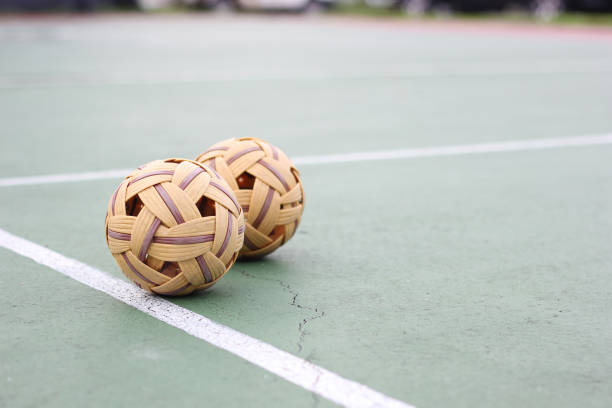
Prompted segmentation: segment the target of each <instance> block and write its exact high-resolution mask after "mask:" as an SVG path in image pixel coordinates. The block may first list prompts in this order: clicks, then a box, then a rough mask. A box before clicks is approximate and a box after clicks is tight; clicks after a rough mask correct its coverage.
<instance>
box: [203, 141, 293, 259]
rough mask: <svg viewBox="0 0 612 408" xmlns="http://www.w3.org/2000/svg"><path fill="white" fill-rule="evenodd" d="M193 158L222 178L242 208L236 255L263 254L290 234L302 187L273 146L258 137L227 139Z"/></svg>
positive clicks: (250, 255)
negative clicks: (243, 226) (241, 231)
mask: <svg viewBox="0 0 612 408" xmlns="http://www.w3.org/2000/svg"><path fill="white" fill-rule="evenodd" d="M196 160H197V161H199V162H200V163H204V164H206V165H208V166H210V167H211V168H213V169H214V170H216V172H217V173H219V174H220V175H221V176H222V177H223V178H224V179H225V181H227V183H228V184H229V185H230V187H231V188H232V190H233V191H234V194H236V198H237V199H238V202H239V203H240V205H241V206H242V209H243V210H244V213H245V219H246V231H245V235H244V245H243V247H242V250H241V251H240V255H241V257H246V258H257V257H261V256H264V255H267V254H269V253H270V252H272V251H274V250H276V249H277V248H278V247H280V246H281V245H283V244H284V243H285V242H287V241H288V240H289V239H290V238H291V237H292V236H293V234H294V233H295V230H296V229H297V227H298V224H299V222H300V218H301V217H302V211H303V210H304V191H303V188H302V183H301V181H300V175H299V173H298V171H297V169H296V168H295V166H293V164H292V163H291V161H290V160H289V158H288V157H287V156H286V155H285V153H283V152H282V151H281V150H280V149H279V148H277V147H275V146H272V145H271V144H269V143H266V142H264V141H263V140H260V139H254V138H242V139H230V140H225V141H223V142H220V143H217V144H215V145H214V146H212V147H211V148H210V149H208V150H206V151H205V152H204V153H202V154H201V155H200V156H198V158H197V159H196Z"/></svg>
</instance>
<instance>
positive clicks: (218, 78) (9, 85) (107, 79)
mask: <svg viewBox="0 0 612 408" xmlns="http://www.w3.org/2000/svg"><path fill="white" fill-rule="evenodd" d="M610 72H612V64H610V61H609V60H596V61H595V62H591V61H586V62H578V63H575V62H568V61H543V62H542V61H535V62H532V63H529V64H512V63H509V62H502V63H495V62H489V61H475V62H469V63H454V64H453V63H446V64H436V65H433V64H413V65H410V66H403V67H393V66H391V69H389V68H388V67H387V68H385V69H376V70H372V71H369V72H366V71H361V72H350V71H346V69H343V70H342V71H341V72H340V71H334V70H330V71H312V70H310V71H294V72H287V71H282V72H276V73H274V72H272V73H270V72H269V70H267V71H262V72H253V71H250V72H244V71H238V72H228V71H222V72H191V71H183V72H180V71H179V72H174V73H172V74H171V75H168V74H166V73H153V74H147V73H143V72H138V73H135V74H134V73H132V74H130V73H114V74H106V75H91V74H72V75H59V76H44V75H39V76H35V77H32V76H31V77H28V76H22V77H19V76H7V75H0V89H19V88H56V87H72V86H76V87H81V86H85V87H89V86H109V85H117V86H133V85H169V84H177V85H180V84H207V83H240V82H267V81H272V82H274V81H318V80H325V81H329V80H378V79H410V78H436V77H479V76H514V75H556V74H578V75H584V74H605V73H610Z"/></svg>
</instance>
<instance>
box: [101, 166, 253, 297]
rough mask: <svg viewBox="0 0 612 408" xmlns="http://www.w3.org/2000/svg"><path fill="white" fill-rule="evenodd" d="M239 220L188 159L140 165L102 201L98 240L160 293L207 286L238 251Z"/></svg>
mask: <svg viewBox="0 0 612 408" xmlns="http://www.w3.org/2000/svg"><path fill="white" fill-rule="evenodd" d="M243 237H244V216H243V213H242V209H241V208H240V205H239V204H238V202H237V200H236V198H235V196H234V193H232V190H231V189H230V188H229V186H228V185H227V183H226V182H225V181H224V180H223V179H222V178H221V177H220V176H219V175H218V174H216V173H215V172H214V171H213V170H211V169H209V168H207V167H206V166H204V165H202V164H200V163H196V162H193V161H190V160H182V159H167V160H159V161H155V162H151V163H149V164H146V165H145V166H143V167H141V168H139V169H138V170H136V171H134V172H133V173H132V174H130V175H129V176H127V177H126V178H125V180H124V181H123V182H122V183H121V184H120V185H119V187H118V188H117V190H115V193H114V194H113V196H112V197H111V199H110V202H109V204H108V212H107V214H106V242H107V243H108V247H109V249H110V251H111V253H112V254H113V257H114V258H115V260H116V261H117V263H118V264H119V267H120V268H121V270H122V271H123V273H124V274H125V275H126V276H127V277H128V278H129V279H131V280H132V281H134V282H135V283H136V284H137V285H139V286H140V287H142V288H144V289H146V290H148V291H151V292H154V293H158V294H161V295H186V294H188V293H191V292H193V291H194V290H196V289H203V288H206V287H209V286H211V285H213V284H214V283H215V282H216V281H217V280H218V279H219V278H221V277H222V276H223V275H224V274H225V272H227V270H228V268H229V267H231V266H232V264H233V263H234V261H235V260H236V258H237V256H238V252H239V251H240V248H241V247H242V241H243Z"/></svg>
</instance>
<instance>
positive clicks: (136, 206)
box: [125, 195, 144, 217]
mask: <svg viewBox="0 0 612 408" xmlns="http://www.w3.org/2000/svg"><path fill="white" fill-rule="evenodd" d="M143 208H144V204H143V202H142V200H141V199H140V197H138V196H137V195H135V196H134V197H132V198H130V199H129V200H128V201H127V202H126V203H125V213H126V214H127V215H131V216H133V217H136V216H137V215H138V214H139V213H140V211H141V210H142V209H143Z"/></svg>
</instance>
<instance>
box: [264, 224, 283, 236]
mask: <svg viewBox="0 0 612 408" xmlns="http://www.w3.org/2000/svg"><path fill="white" fill-rule="evenodd" d="M284 233H285V226H284V225H277V226H276V227H274V229H273V230H272V232H270V233H269V234H268V236H269V237H270V238H272V239H276V238H278V237H280V236H281V235H283V234H284Z"/></svg>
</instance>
